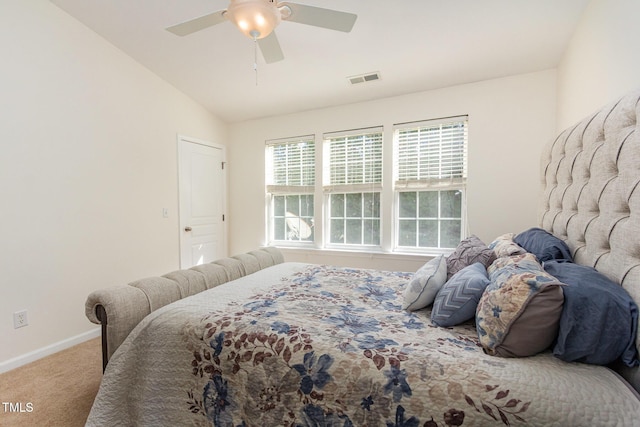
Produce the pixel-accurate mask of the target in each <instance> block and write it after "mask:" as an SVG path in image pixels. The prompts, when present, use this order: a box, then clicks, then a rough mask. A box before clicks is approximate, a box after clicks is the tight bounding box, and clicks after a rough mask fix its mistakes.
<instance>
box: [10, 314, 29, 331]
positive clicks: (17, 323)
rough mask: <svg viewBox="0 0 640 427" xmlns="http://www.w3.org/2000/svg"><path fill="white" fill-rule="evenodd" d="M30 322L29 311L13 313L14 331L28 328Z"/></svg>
mask: <svg viewBox="0 0 640 427" xmlns="http://www.w3.org/2000/svg"><path fill="white" fill-rule="evenodd" d="M28 324H29V321H28V320H27V310H22V311H16V312H15V313H13V329H18V328H22V327H24V326H27V325H28Z"/></svg>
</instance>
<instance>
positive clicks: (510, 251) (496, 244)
mask: <svg viewBox="0 0 640 427" xmlns="http://www.w3.org/2000/svg"><path fill="white" fill-rule="evenodd" d="M514 237H515V234H514V233H506V234H503V235H502V236H498V237H496V239H495V240H494V241H493V242H491V243H490V244H489V249H493V251H494V252H495V253H496V256H497V257H498V258H502V257H510V256H513V255H520V254H524V253H526V252H527V251H526V250H525V249H524V248H522V247H521V246H520V245H518V244H517V243H516V242H514V241H513V238H514Z"/></svg>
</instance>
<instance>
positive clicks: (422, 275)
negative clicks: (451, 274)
mask: <svg viewBox="0 0 640 427" xmlns="http://www.w3.org/2000/svg"><path fill="white" fill-rule="evenodd" d="M446 280H447V260H446V259H445V257H444V255H438V256H437V257H435V258H433V259H431V260H430V261H428V262H427V263H426V264H425V265H423V266H422V267H420V269H419V270H418V271H416V272H415V274H414V275H413V277H412V278H411V281H410V282H409V284H408V285H407V287H406V288H405V290H404V295H403V297H404V298H403V299H404V301H403V302H402V308H403V309H404V310H409V311H415V310H419V309H421V308H424V307H426V306H428V305H430V304H432V303H433V300H434V299H435V298H436V294H437V293H438V291H439V290H440V288H441V287H442V285H444V282H445V281H446Z"/></svg>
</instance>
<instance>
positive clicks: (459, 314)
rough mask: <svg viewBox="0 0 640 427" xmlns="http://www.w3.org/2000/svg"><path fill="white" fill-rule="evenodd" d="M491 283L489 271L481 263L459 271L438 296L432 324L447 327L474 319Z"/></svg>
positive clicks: (433, 310) (432, 313) (434, 306)
mask: <svg viewBox="0 0 640 427" xmlns="http://www.w3.org/2000/svg"><path fill="white" fill-rule="evenodd" d="M489 283H490V281H489V278H488V276H487V269H486V268H485V266H484V265H483V264H482V263H480V262H476V263H474V264H471V265H469V266H467V267H465V268H463V269H462V270H460V271H458V272H457V273H456V274H454V275H453V277H451V279H449V280H448V281H447V283H445V284H444V286H443V287H442V288H441V289H440V291H439V292H438V294H437V295H436V299H435V301H434V302H433V309H432V310H431V322H432V323H433V324H434V325H437V326H442V327H447V326H455V325H458V324H460V323H462V322H466V321H467V320H469V319H473V318H474V317H475V315H476V307H477V306H478V301H480V297H481V296H482V293H483V292H484V290H485V288H486V287H487V285H488V284H489Z"/></svg>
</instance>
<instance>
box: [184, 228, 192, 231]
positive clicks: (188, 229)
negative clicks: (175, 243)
mask: <svg viewBox="0 0 640 427" xmlns="http://www.w3.org/2000/svg"><path fill="white" fill-rule="evenodd" d="M191 230H192V229H191V227H185V228H184V231H191Z"/></svg>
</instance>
